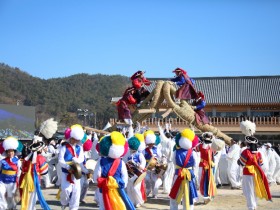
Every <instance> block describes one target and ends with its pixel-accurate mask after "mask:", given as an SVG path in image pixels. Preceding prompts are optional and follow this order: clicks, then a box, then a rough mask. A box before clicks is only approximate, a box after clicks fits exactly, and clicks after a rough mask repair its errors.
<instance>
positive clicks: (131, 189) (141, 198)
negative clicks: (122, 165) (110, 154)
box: [127, 133, 147, 208]
mask: <svg viewBox="0 0 280 210" xmlns="http://www.w3.org/2000/svg"><path fill="white" fill-rule="evenodd" d="M128 146H129V149H130V150H129V153H130V154H129V156H128V158H127V162H128V163H131V164H132V165H133V166H136V170H139V171H140V172H143V173H144V172H145V171H146V169H145V166H146V159H145V157H144V155H143V153H142V151H143V150H144V149H145V147H146V145H145V142H144V135H143V134H140V133H136V134H135V135H134V136H132V137H131V138H129V140H128ZM128 163H127V164H128ZM128 170H129V168H128ZM130 173H131V174H133V176H132V177H131V178H129V179H128V183H127V194H128V195H129V197H130V199H131V201H132V202H133V204H134V205H135V207H137V208H138V207H140V206H141V205H142V204H143V203H144V202H145V201H146V199H147V198H146V187H145V179H143V180H142V182H140V183H139V184H137V185H134V182H135V181H136V179H137V178H138V176H137V175H136V174H135V173H134V171H132V172H130Z"/></svg>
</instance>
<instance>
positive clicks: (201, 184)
mask: <svg viewBox="0 0 280 210" xmlns="http://www.w3.org/2000/svg"><path fill="white" fill-rule="evenodd" d="M56 143H58V144H57V145H56V146H54V145H52V144H49V145H46V144H45V143H44V140H42V137H39V136H37V135H35V136H34V140H33V143H32V144H31V145H29V146H28V150H29V152H28V153H27V154H24V153H25V150H24V149H25V148H23V146H22V144H21V143H20V141H18V140H17V139H16V138H14V137H8V138H6V139H5V140H4V142H3V144H2V146H3V153H2V159H1V161H0V167H1V172H0V209H16V205H17V203H18V202H20V205H21V209H30V210H31V209H32V210H33V209H35V204H36V201H39V202H40V205H41V207H42V209H50V208H49V207H48V204H47V202H46V200H45V199H44V196H43V194H42V191H41V188H42V187H43V183H44V185H47V184H49V183H50V182H51V181H53V184H55V185H56V186H57V187H58V188H59V189H58V194H57V198H58V199H59V200H60V203H61V206H62V207H61V208H62V209H65V208H66V207H69V209H71V210H75V209H79V205H80V203H81V202H84V198H85V197H86V196H87V190H88V187H89V182H90V181H92V182H93V183H95V184H96V186H97V188H96V191H95V197H94V198H92V199H94V200H95V202H96V203H97V204H98V206H99V209H106V210H107V209H135V208H138V207H140V206H142V205H143V204H144V203H145V202H146V201H147V197H153V198H158V196H159V188H160V187H162V189H163V193H166V194H168V196H169V198H170V209H172V210H173V209H178V208H179V206H180V205H183V208H184V209H194V208H195V204H196V203H198V202H200V203H204V204H207V203H209V202H211V201H212V200H213V199H214V197H215V196H216V195H217V192H218V188H219V185H223V184H225V183H226V181H224V180H225V179H227V181H228V182H229V184H230V185H231V189H233V190H235V189H242V190H243V195H244V196H245V198H246V201H247V207H248V209H256V208H257V198H264V199H266V200H271V194H270V190H269V185H271V184H273V183H278V184H280V157H279V155H278V154H277V153H276V152H275V151H274V150H273V149H272V148H271V144H269V143H267V144H264V145H262V146H260V144H259V142H258V140H257V139H256V138H255V137H254V136H253V135H247V136H245V140H244V141H242V144H240V145H239V141H235V140H232V144H231V145H230V146H228V145H225V144H224V141H223V140H221V139H219V138H217V137H216V136H214V135H213V134H212V133H210V132H205V133H202V135H200V136H197V135H195V133H194V132H193V131H192V130H191V129H189V128H186V129H184V130H182V131H181V132H177V133H176V132H175V131H172V130H171V126H170V125H169V124H166V125H165V127H162V126H161V125H160V124H158V132H156V133H155V132H154V131H152V130H147V128H145V127H142V128H141V127H137V128H135V129H133V127H132V126H130V127H129V129H127V130H123V131H122V132H118V131H113V132H111V133H110V134H107V135H105V136H103V137H100V136H98V135H97V134H96V133H93V134H90V133H88V132H86V131H84V130H83V128H82V126H80V125H78V124H77V125H73V126H71V127H70V128H68V129H67V130H66V131H65V139H64V140H63V141H61V142H56ZM224 157H225V158H224ZM223 158H224V160H225V161H226V164H225V163H224V162H223V161H222V160H223ZM53 160H55V161H54V162H53ZM92 160H94V161H93V162H94V163H95V164H94V168H91V169H90V167H88V165H87V163H88V162H89V161H92ZM225 174H226V175H225ZM53 176H54V177H56V179H53ZM46 178H47V179H48V181H46ZM49 185H51V184H49ZM45 187H50V186H45ZM199 195H200V196H199ZM201 197H202V198H201ZM199 200H200V201H199ZM244 208H245V207H244Z"/></svg>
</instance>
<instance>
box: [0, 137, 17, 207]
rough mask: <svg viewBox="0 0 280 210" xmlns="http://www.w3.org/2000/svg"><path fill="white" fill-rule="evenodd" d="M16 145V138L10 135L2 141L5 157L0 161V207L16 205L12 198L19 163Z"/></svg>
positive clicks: (15, 188)
mask: <svg viewBox="0 0 280 210" xmlns="http://www.w3.org/2000/svg"><path fill="white" fill-rule="evenodd" d="M18 146H19V143H18V140H17V139H16V138H14V137H12V136H10V137H8V138H6V139H5V140H4V141H3V148H4V150H5V152H4V155H6V158H4V159H2V160H1V161H0V209H15V208H16V205H17V204H16V201H15V199H14V198H15V192H16V190H17V188H18V177H19V175H20V165H21V162H20V160H19V159H18V158H17V157H16V156H15V154H16V151H17V148H18Z"/></svg>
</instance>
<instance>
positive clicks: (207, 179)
mask: <svg viewBox="0 0 280 210" xmlns="http://www.w3.org/2000/svg"><path fill="white" fill-rule="evenodd" d="M211 153H212V151H211V150H208V161H205V160H201V161H202V162H203V163H204V164H203V166H204V167H203V168H202V174H201V180H200V193H201V194H202V195H203V196H205V197H206V196H209V197H214V196H215V195H216V194H217V188H216V183H215V177H214V173H213V169H212V168H213V166H214V163H213V162H212V158H211ZM206 172H208V173H207V174H206ZM206 190H207V192H206Z"/></svg>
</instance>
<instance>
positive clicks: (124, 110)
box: [117, 87, 136, 125]
mask: <svg viewBox="0 0 280 210" xmlns="http://www.w3.org/2000/svg"><path fill="white" fill-rule="evenodd" d="M135 92H136V91H135V88H134V87H129V88H127V89H126V90H125V92H124V94H123V97H122V98H121V99H120V100H119V101H118V102H117V109H118V117H119V120H122V121H124V122H125V123H127V124H129V125H132V124H133V122H132V120H131V113H130V109H129V107H128V105H130V104H136V99H135V98H134V97H133V95H134V94H135Z"/></svg>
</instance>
